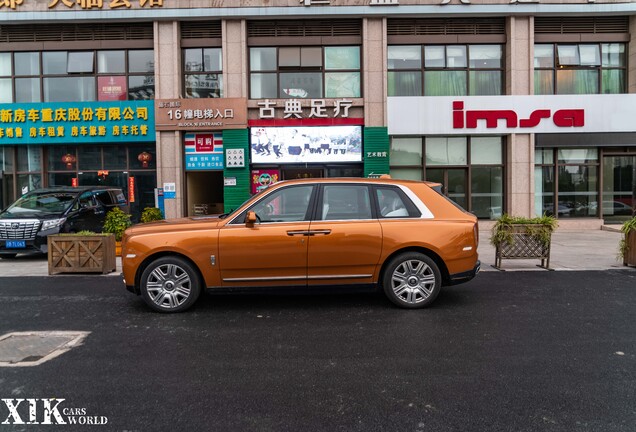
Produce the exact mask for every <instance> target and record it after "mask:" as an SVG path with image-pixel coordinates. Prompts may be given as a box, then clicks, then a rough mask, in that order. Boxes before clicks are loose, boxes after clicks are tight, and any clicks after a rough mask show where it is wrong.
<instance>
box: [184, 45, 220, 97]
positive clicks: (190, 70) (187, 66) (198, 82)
mask: <svg viewBox="0 0 636 432" xmlns="http://www.w3.org/2000/svg"><path fill="white" fill-rule="evenodd" d="M183 57H184V79H185V86H184V87H185V96H186V97H188V98H210V97H217V98H218V97H223V70H222V63H221V62H222V59H221V48H187V49H184V50H183ZM202 72H205V73H202Z"/></svg>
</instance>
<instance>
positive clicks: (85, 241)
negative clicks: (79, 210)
mask: <svg viewBox="0 0 636 432" xmlns="http://www.w3.org/2000/svg"><path fill="white" fill-rule="evenodd" d="M47 246H48V260H49V274H51V275H53V274H58V273H102V274H106V273H110V272H113V271H115V236H114V235H113V234H104V233H94V232H92V231H80V232H78V233H65V234H54V235H49V236H48V237H47Z"/></svg>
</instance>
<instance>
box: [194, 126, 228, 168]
mask: <svg viewBox="0 0 636 432" xmlns="http://www.w3.org/2000/svg"><path fill="white" fill-rule="evenodd" d="M185 169H186V171H200V170H222V169H223V133H222V132H210V133H205V134H194V133H189V134H186V136H185Z"/></svg>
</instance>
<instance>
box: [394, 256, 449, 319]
mask: <svg viewBox="0 0 636 432" xmlns="http://www.w3.org/2000/svg"><path fill="white" fill-rule="evenodd" d="M382 282H383V287H384V293H385V294H386V296H387V297H388V298H389V300H391V301H392V302H393V303H395V304H396V305H398V306H400V307H403V308H408V309H417V308H421V307H424V306H427V305H429V304H430V303H432V302H433V300H435V298H436V297H437V295H438V294H439V292H440V290H441V285H442V277H441V274H440V271H439V267H438V266H437V264H435V261H433V260H432V259H431V258H430V257H429V256H427V255H424V254H422V253H419V252H407V253H404V254H401V255H398V256H396V257H395V258H393V259H392V260H391V262H389V264H388V265H387V267H386V271H385V272H384V279H383V281H382Z"/></svg>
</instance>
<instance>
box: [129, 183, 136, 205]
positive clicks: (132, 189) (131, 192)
mask: <svg viewBox="0 0 636 432" xmlns="http://www.w3.org/2000/svg"><path fill="white" fill-rule="evenodd" d="M128 202H129V203H134V202H135V178H134V177H128Z"/></svg>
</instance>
